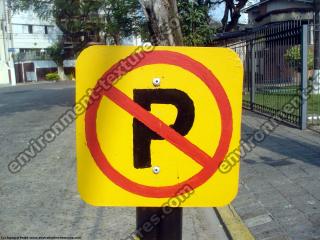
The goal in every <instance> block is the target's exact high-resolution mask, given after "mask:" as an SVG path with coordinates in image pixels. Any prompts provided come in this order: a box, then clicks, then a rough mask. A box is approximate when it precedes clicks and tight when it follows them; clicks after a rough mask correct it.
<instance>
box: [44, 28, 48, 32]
mask: <svg viewBox="0 0 320 240" xmlns="http://www.w3.org/2000/svg"><path fill="white" fill-rule="evenodd" d="M44 33H45V34H48V26H44Z"/></svg>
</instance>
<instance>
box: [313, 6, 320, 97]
mask: <svg viewBox="0 0 320 240" xmlns="http://www.w3.org/2000/svg"><path fill="white" fill-rule="evenodd" d="M314 14H315V15H314V76H313V81H314V83H313V84H314V87H315V89H314V91H315V93H318V94H319V93H320V0H314Z"/></svg>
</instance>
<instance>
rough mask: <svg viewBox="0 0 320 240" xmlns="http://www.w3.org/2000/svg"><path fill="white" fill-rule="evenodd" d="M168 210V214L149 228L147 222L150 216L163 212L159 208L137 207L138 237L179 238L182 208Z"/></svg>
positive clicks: (148, 239) (173, 239) (165, 239)
mask: <svg viewBox="0 0 320 240" xmlns="http://www.w3.org/2000/svg"><path fill="white" fill-rule="evenodd" d="M170 211H171V213H170V215H168V216H166V217H165V219H163V220H162V221H161V222H160V223H159V224H158V225H156V226H155V227H154V228H152V229H151V228H149V227H150V226H149V225H148V222H149V221H150V219H151V218H152V216H161V215H162V214H163V213H162V212H161V208H150V207H149V208H147V207H138V208H137V212H136V218H137V223H136V224H137V229H136V230H137V233H139V234H137V235H138V237H140V239H143V240H154V239H156V240H167V239H171V240H181V239H182V213H183V210H182V208H172V209H170ZM160 218H161V217H160Z"/></svg>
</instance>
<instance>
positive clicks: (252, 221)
mask: <svg viewBox="0 0 320 240" xmlns="http://www.w3.org/2000/svg"><path fill="white" fill-rule="evenodd" d="M244 222H245V223H246V225H247V226H248V227H249V228H252V227H256V226H259V225H262V224H266V223H270V222H272V218H271V217H270V215H269V214H263V215H259V216H255V217H252V218H248V219H246V220H245V221H244Z"/></svg>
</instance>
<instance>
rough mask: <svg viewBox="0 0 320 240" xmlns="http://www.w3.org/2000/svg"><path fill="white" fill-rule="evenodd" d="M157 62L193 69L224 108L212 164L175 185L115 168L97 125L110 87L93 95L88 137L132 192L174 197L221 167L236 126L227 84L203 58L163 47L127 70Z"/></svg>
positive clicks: (104, 164) (112, 175) (108, 169)
mask: <svg viewBox="0 0 320 240" xmlns="http://www.w3.org/2000/svg"><path fill="white" fill-rule="evenodd" d="M138 54H139V53H137V54H135V55H132V56H129V57H128V58H127V59H124V60H123V61H126V60H128V59H129V58H130V57H137V55H138ZM140 55H141V53H140ZM153 64H168V65H174V66H177V67H180V68H182V69H185V70H187V71H189V72H191V73H193V74H194V75H196V76H197V77H198V78H200V79H201V80H202V81H203V82H204V83H205V84H206V85H207V87H208V88H209V89H210V91H211V93H212V95H213V96H214V98H215V100H216V102H217V104H218V107H219V111H220V117H221V135H220V140H219V145H218V147H217V149H216V152H215V153H214V155H213V157H210V163H208V166H207V167H203V169H202V170H201V171H200V172H199V173H197V174H196V175H194V176H192V177H191V178H189V179H188V180H186V181H184V182H181V183H179V184H176V185H172V186H161V187H153V186H146V185H142V184H139V183H136V182H134V181H131V180H130V179H128V178H127V177H125V176H123V175H122V174H121V173H119V172H118V171H117V170H116V169H114V168H113V166H112V165H111V164H110V162H109V161H108V159H107V158H106V156H105V155H104V153H103V151H102V149H101V147H100V144H99V141H98V136H97V129H96V119H97V112H98V109H99V105H100V102H101V100H102V98H103V97H104V95H105V93H106V91H108V90H104V91H100V94H99V96H96V95H95V96H94V94H92V95H91V96H90V102H92V105H89V106H88V108H87V111H86V116H85V132H86V140H87V146H88V148H89V150H90V153H91V155H92V157H93V159H94V160H95V162H96V164H97V166H98V167H99V168H100V170H101V171H102V172H103V173H104V174H105V176H106V177H107V178H109V179H110V180H111V181H112V182H113V183H115V184H116V185H118V186H119V187H121V188H123V189H125V190H127V191H129V192H131V193H134V194H137V195H140V196H144V197H149V198H170V197H175V196H178V195H181V190H182V189H185V187H186V186H188V187H189V188H190V189H196V188H197V187H199V186H201V185H202V184H204V183H205V182H206V181H207V180H208V179H209V178H210V177H212V176H213V174H214V173H215V172H216V171H217V169H218V168H219V166H220V164H221V163H222V162H223V160H224V158H225V156H226V154H227V153H228V150H229V144H230V141H231V137H232V129H233V125H232V109H231V105H230V102H229V99H228V97H227V95H226V93H225V91H224V89H223V87H222V86H221V84H220V82H219V81H218V80H217V78H216V77H215V76H214V75H213V73H212V72H211V71H210V70H209V69H207V68H206V67H205V66H204V65H203V64H201V63H200V62H198V61H196V60H194V59H192V58H190V57H188V56H186V55H184V54H181V53H177V52H172V51H160V50H155V51H152V52H149V53H145V55H144V57H143V59H142V60H141V61H140V62H139V63H138V64H137V65H135V66H134V67H132V68H131V69H130V70H127V71H126V72H130V71H132V70H134V69H137V68H140V67H142V66H146V65H153ZM119 65H120V62H119V63H117V64H115V65H114V66H113V67H112V68H110V69H109V70H108V71H107V72H106V73H105V74H104V75H103V77H102V78H101V80H102V81H107V80H108V76H110V75H111V74H113V70H114V68H115V67H116V66H119ZM101 80H100V81H101ZM100 85H101V84H99V82H98V84H97V85H96V87H95V89H94V91H93V92H95V91H96V90H97V92H99V91H98V88H99V90H101V86H100ZM112 88H113V87H112Z"/></svg>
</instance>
